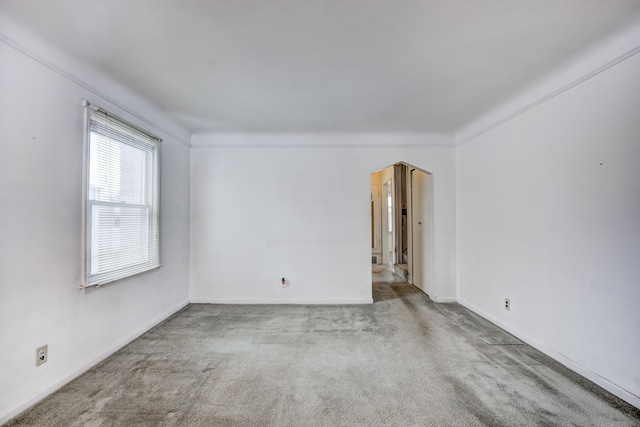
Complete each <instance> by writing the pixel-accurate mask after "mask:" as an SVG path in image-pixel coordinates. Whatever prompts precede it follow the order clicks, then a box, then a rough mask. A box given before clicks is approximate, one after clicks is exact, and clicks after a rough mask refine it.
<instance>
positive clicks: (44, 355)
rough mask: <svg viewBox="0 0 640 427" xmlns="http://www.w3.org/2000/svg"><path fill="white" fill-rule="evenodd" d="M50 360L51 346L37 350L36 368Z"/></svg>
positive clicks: (44, 346)
mask: <svg viewBox="0 0 640 427" xmlns="http://www.w3.org/2000/svg"><path fill="white" fill-rule="evenodd" d="M48 359H49V345H43V346H42V347H38V348H36V367H38V366H40V365H42V364H43V363H46V362H47V360H48Z"/></svg>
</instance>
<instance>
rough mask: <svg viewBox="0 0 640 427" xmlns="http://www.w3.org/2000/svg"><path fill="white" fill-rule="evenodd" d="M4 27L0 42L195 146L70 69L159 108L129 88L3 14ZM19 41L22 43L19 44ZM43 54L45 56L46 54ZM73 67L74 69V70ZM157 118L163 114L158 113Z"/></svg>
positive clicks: (147, 123)
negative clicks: (53, 58) (14, 35)
mask: <svg viewBox="0 0 640 427" xmlns="http://www.w3.org/2000/svg"><path fill="white" fill-rule="evenodd" d="M1 11H2V9H1V8H0V12H1ZM0 24H1V25H0V28H2V31H0V42H2V43H4V44H5V45H6V46H8V47H9V48H12V49H14V50H15V51H17V52H20V53H21V54H23V55H24V56H26V57H28V58H30V59H31V60H33V61H35V62H37V63H39V64H40V65H43V66H44V67H46V68H47V69H49V70H51V71H52V72H54V73H56V74H58V75H59V76H61V77H63V78H65V79H66V80H68V81H70V82H72V83H73V84H75V85H77V86H79V87H81V88H83V89H85V90H87V91H88V92H90V93H92V94H94V95H95V96H97V97H99V98H100V99H101V100H103V101H106V102H107V103H108V104H110V105H111V106H113V107H116V108H118V109H120V110H122V111H123V112H125V113H126V114H127V115H129V116H131V117H132V118H134V119H135V120H136V121H138V122H141V123H144V124H145V125H147V126H150V127H152V128H154V129H155V130H157V131H159V132H161V133H163V134H165V135H167V136H169V137H171V138H172V139H173V140H175V141H176V142H178V143H180V144H182V145H184V146H186V147H190V146H191V145H190V143H189V138H188V132H187V131H185V130H183V132H184V135H179V134H178V132H176V131H173V130H170V129H168V128H167V127H166V126H163V125H159V124H157V123H156V121H154V120H151V119H149V118H147V117H145V116H143V115H141V114H139V113H137V112H135V111H133V108H132V107H129V106H126V105H124V104H123V103H121V102H119V101H117V100H116V99H115V98H114V97H112V96H110V95H107V94H106V93H105V92H104V91H102V90H100V89H98V88H97V87H96V86H94V85H93V84H91V83H89V82H88V81H87V79H84V78H81V77H80V76H79V75H78V74H77V73H72V72H70V71H69V69H77V70H82V71H84V74H89V73H91V74H93V75H94V76H96V77H98V78H99V79H100V80H101V81H103V82H106V84H107V85H109V86H112V87H113V89H114V92H128V98H132V96H131V95H132V94H133V95H134V96H133V98H137V99H136V101H138V103H140V104H147V105H146V106H144V108H152V109H157V107H155V106H154V105H153V104H151V103H150V102H149V101H147V100H146V99H144V98H142V97H140V96H139V95H137V94H135V93H134V92H133V91H132V90H131V89H129V88H126V87H124V86H123V85H122V84H120V83H119V82H116V81H114V80H113V79H111V78H109V77H107V76H104V75H102V73H100V72H99V71H96V70H94V69H90V68H89V67H88V66H87V64H85V63H80V61H78V60H77V59H75V58H71V57H69V55H68V54H66V52H62V51H61V50H60V49H59V48H57V47H54V46H52V45H51V44H49V43H47V42H45V41H43V40H42V39H40V37H38V36H36V35H34V34H33V33H31V32H30V31H28V30H26V29H25V28H24V27H23V26H22V25H20V24H17V23H16V22H14V21H12V20H10V19H8V18H7V16H6V14H0ZM7 32H13V33H15V34H17V35H18V37H12V36H9V35H7V34H6V33H7ZM18 39H22V40H20V41H18ZM43 52H45V53H44V54H43ZM51 57H55V58H56V59H61V60H60V61H59V62H61V63H66V66H61V65H59V64H58V63H56V61H55V60H51V59H50V58H51ZM70 64H71V65H73V66H70ZM156 115H163V114H162V113H161V112H159V111H158V112H157V114H156ZM176 126H178V125H176ZM181 133H182V132H181Z"/></svg>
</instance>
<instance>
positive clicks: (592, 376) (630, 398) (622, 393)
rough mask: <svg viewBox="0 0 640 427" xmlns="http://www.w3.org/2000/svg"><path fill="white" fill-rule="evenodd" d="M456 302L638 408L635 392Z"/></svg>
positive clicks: (463, 302)
mask: <svg viewBox="0 0 640 427" xmlns="http://www.w3.org/2000/svg"><path fill="white" fill-rule="evenodd" d="M458 303H459V304H460V305H462V306H464V307H466V308H468V309H469V310H471V311H473V312H474V313H476V314H478V315H479V316H482V317H484V318H485V319H487V320H488V321H490V322H491V323H493V324H494V325H496V326H498V327H500V328H502V329H504V330H505V331H507V332H509V333H510V334H512V335H514V336H515V337H517V338H518V339H520V340H522V341H524V342H525V343H527V344H529V345H530V346H531V347H534V348H535V349H537V350H540V351H541V352H543V353H544V354H546V355H547V356H549V357H551V358H552V359H555V360H557V361H558V362H560V363H562V364H563V365H564V366H566V367H567V368H569V369H571V370H572V371H574V372H576V373H578V374H580V375H582V376H583V377H585V378H586V379H588V380H589V381H591V382H593V383H595V384H597V385H599V386H600V387H602V388H603V389H605V390H607V391H608V392H610V393H611V394H614V395H616V396H618V397H619V398H620V399H622V400H624V401H625V402H627V403H629V404H631V405H633V406H635V407H636V408H640V396H636V395H635V394H633V393H631V392H630V391H627V390H625V389H624V388H622V387H620V386H618V385H617V384H614V383H612V382H611V381H609V380H608V379H606V378H604V377H602V376H600V375H598V374H597V373H596V372H594V371H592V370H591V369H589V368H587V367H586V366H584V365H581V364H580V363H578V362H576V361H575V360H573V359H570V358H569V357H567V356H565V355H564V354H562V353H560V352H559V351H557V350H555V349H553V348H551V347H549V346H547V345H546V344H543V343H541V342H538V341H536V340H535V339H533V338H531V337H529V336H527V335H525V334H523V333H521V332H519V331H517V330H515V329H512V328H510V327H509V326H507V325H505V324H504V323H502V322H500V321H499V320H497V319H496V318H495V317H493V316H492V315H490V314H488V313H486V312H485V311H483V310H481V309H479V308H478V307H476V306H474V305H473V304H470V303H469V302H467V301H464V300H461V299H458Z"/></svg>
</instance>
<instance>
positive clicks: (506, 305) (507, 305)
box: [504, 298, 511, 311]
mask: <svg viewBox="0 0 640 427" xmlns="http://www.w3.org/2000/svg"><path fill="white" fill-rule="evenodd" d="M504 309H505V310H507V311H511V300H509V298H505V299H504Z"/></svg>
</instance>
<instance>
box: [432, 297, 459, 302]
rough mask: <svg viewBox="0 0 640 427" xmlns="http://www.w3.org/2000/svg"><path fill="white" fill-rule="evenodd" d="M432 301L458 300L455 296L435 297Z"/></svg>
mask: <svg viewBox="0 0 640 427" xmlns="http://www.w3.org/2000/svg"><path fill="white" fill-rule="evenodd" d="M433 302H437V303H451V302H458V299H457V298H456V297H435V298H434V299H433Z"/></svg>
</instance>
